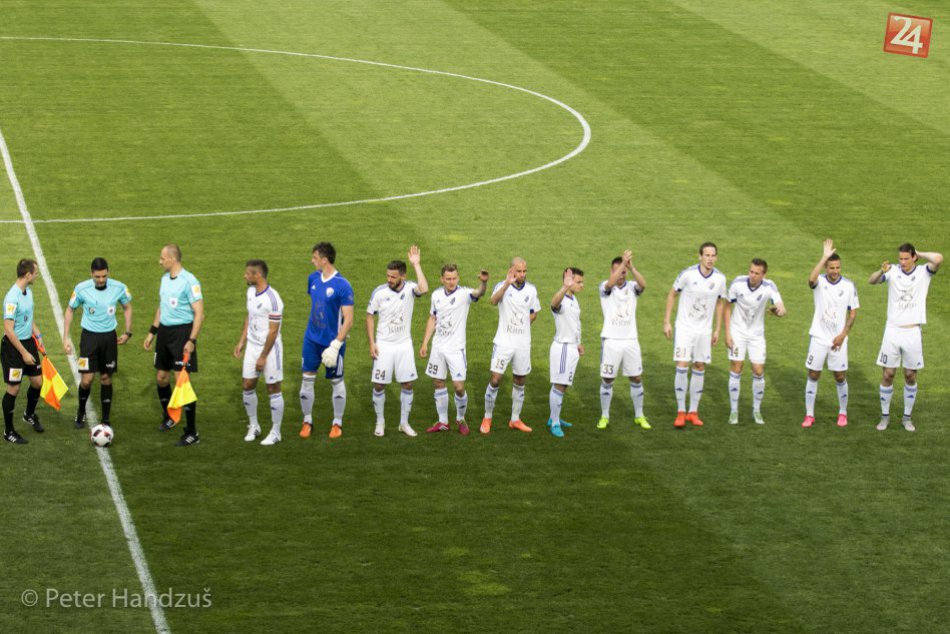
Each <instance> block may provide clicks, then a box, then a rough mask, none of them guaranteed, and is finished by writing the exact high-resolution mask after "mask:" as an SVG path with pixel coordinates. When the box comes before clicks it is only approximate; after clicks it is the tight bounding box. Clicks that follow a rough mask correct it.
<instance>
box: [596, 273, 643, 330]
mask: <svg viewBox="0 0 950 634" xmlns="http://www.w3.org/2000/svg"><path fill="white" fill-rule="evenodd" d="M642 292H643V289H641V288H640V286H639V285H638V284H637V283H636V282H630V281H624V283H623V284H622V285H619V286H614V287H613V288H612V289H610V290H607V281H606V280H605V281H603V282H601V283H600V308H601V311H602V312H603V313H604V326H603V328H601V330H600V336H601V337H604V338H606V339H636V338H637V298H638V297H639V296H640V294H641V293H642Z"/></svg>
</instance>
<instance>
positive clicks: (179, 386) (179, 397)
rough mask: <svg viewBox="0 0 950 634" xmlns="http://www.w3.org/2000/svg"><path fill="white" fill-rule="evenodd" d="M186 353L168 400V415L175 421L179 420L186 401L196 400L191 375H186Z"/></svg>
mask: <svg viewBox="0 0 950 634" xmlns="http://www.w3.org/2000/svg"><path fill="white" fill-rule="evenodd" d="M187 366H188V355H187V354H186V355H185V358H184V359H182V362H181V372H179V373H178V380H177V381H175V389H174V391H172V397H171V400H169V401H168V417H169V418H170V419H172V420H173V421H175V422H176V423H177V422H178V421H180V420H181V410H182V408H183V407H184V406H185V405H187V404H188V403H194V402H195V401H197V400H198V395H197V394H195V390H194V388H192V387H191V377H190V376H188V370H186V369H185V368H186V367H187Z"/></svg>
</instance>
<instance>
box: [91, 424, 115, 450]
mask: <svg viewBox="0 0 950 634" xmlns="http://www.w3.org/2000/svg"><path fill="white" fill-rule="evenodd" d="M114 437H115V432H113V431H112V428H111V427H109V426H108V425H103V424H99V425H96V426H95V427H93V428H92V429H90V430H89V440H91V441H92V444H94V445H95V446H96V447H108V446H109V445H111V444H112V439H113V438H114Z"/></svg>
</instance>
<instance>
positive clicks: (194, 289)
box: [191, 284, 201, 299]
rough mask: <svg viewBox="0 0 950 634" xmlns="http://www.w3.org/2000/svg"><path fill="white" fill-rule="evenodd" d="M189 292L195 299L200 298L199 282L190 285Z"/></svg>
mask: <svg viewBox="0 0 950 634" xmlns="http://www.w3.org/2000/svg"><path fill="white" fill-rule="evenodd" d="M191 294H192V295H194V296H195V299H201V284H195V285H194V286H192V287H191Z"/></svg>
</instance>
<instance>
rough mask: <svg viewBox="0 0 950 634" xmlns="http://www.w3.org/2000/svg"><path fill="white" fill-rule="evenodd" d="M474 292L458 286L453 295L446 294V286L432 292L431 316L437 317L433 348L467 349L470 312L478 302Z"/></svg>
mask: <svg viewBox="0 0 950 634" xmlns="http://www.w3.org/2000/svg"><path fill="white" fill-rule="evenodd" d="M473 292H474V291H473V290H472V289H471V288H468V287H466V286H457V287H456V288H455V290H454V291H452V292H451V293H447V292H445V287H444V286H443V287H439V288H437V289H436V290H435V291H433V292H432V299H431V301H430V302H429V314H430V315H432V316H434V317H435V336H434V337H433V339H432V346H433V347H436V346H438V347H440V348H446V349H451V350H464V349H465V343H466V337H465V329H466V326H467V324H468V311H469V309H470V308H471V307H472V304H474V303H475V302H477V301H478V298H477V297H473V296H472V293H473Z"/></svg>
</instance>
